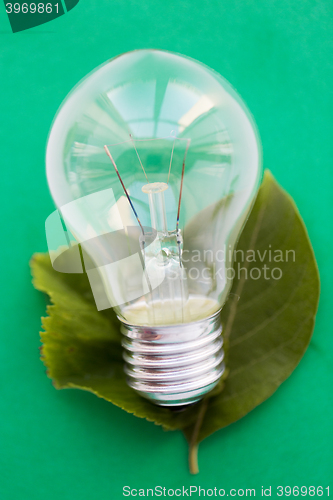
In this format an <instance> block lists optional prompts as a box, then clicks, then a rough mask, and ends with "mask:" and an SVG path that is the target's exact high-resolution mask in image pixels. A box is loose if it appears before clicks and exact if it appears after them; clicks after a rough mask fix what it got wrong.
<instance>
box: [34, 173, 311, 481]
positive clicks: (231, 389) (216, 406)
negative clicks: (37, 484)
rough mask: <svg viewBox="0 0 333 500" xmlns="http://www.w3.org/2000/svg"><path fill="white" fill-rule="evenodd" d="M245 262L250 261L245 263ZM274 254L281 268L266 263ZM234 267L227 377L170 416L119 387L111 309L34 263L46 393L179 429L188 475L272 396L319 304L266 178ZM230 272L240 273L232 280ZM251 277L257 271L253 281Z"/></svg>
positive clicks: (296, 222)
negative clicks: (218, 439)
mask: <svg viewBox="0 0 333 500" xmlns="http://www.w3.org/2000/svg"><path fill="white" fill-rule="evenodd" d="M241 251H243V252H244V254H243V256H242V255H241ZM249 251H252V253H251V252H249ZM277 251H278V252H277ZM287 251H290V252H289V253H286V252H287ZM293 252H294V254H293ZM253 255H255V259H256V260H255V261H253V262H250V259H251V258H253ZM281 255H282V259H283V260H281V261H279V262H277V261H276V260H274V258H275V259H277V256H279V258H280V259H281ZM294 255H295V259H294V258H293V256H294ZM287 256H288V259H287ZM237 258H238V260H236V261H235V263H234V269H235V272H236V277H235V279H234V282H233V286H232V290H231V292H230V294H229V298H228V300H227V302H226V304H225V306H224V307H223V310H222V323H223V327H224V332H223V335H224V339H225V347H226V351H227V354H228V355H227V366H228V376H227V378H226V379H225V380H223V381H222V382H221V384H219V387H217V388H216V389H215V390H214V391H213V392H212V393H210V394H209V395H208V396H207V397H206V398H205V399H204V400H202V401H201V402H199V403H197V404H196V405H193V406H191V407H189V408H188V409H187V410H185V411H183V412H180V413H176V412H172V411H171V410H168V409H166V408H160V407H157V406H154V405H152V404H151V403H149V402H148V401H146V400H144V399H143V398H141V397H140V396H138V395H137V394H136V393H135V392H134V391H133V390H132V389H130V388H129V387H128V386H127V384H126V380H125V375H124V372H123V368H122V365H123V363H122V357H121V346H120V328H119V326H120V324H119V321H118V319H117V318H116V315H115V314H114V312H113V311H112V310H107V311H101V312H98V311H97V309H96V307H95V304H94V300H93V296H92V293H91V290H90V287H89V282H88V279H87V276H86V275H85V274H77V275H72V274H62V273H58V272H56V271H54V270H53V268H52V266H51V263H50V260H49V257H48V255H47V254H36V255H35V256H34V257H33V259H32V262H31V267H32V273H33V276H34V281H33V283H34V286H35V287H36V288H37V289H38V290H41V291H43V292H45V293H47V294H48V295H49V297H50V299H51V303H52V305H49V306H48V307H47V313H48V317H47V318H43V329H44V331H43V332H42V333H41V338H42V342H43V348H42V359H43V361H44V363H45V365H46V366H47V368H48V374H49V376H50V377H51V378H52V379H53V382H54V385H55V386H56V387H57V388H66V387H67V388H79V389H84V390H88V391H91V392H93V393H95V394H96V395H97V396H99V397H102V398H104V399H106V400H107V401H111V402H112V403H113V404H115V405H117V406H120V407H121V408H123V409H124V410H126V411H128V412H130V413H133V414H134V415H136V416H138V417H143V418H146V419H147V420H150V421H153V422H155V423H156V424H159V425H162V426H163V427H164V428H165V429H182V430H183V432H184V434H185V436H186V438H187V439H188V442H189V445H190V469H191V471H192V472H196V471H197V463H196V462H197V457H196V454H197V447H198V443H199V442H200V441H202V440H203V439H205V438H206V437H207V436H209V435H210V434H212V433H213V432H215V431H216V430H218V429H221V428H222V427H225V426H227V425H229V424H231V423H232V422H234V421H236V420H238V419H240V418H242V417H243V416H244V415H246V414H247V413H248V412H249V411H251V410H252V409H253V408H255V407H256V406H257V405H258V404H260V403H262V402H263V401H264V400H265V399H267V398H268V397H269V396H270V395H271V394H273V392H274V391H275V390H276V389H277V387H278V386H279V385H280V384H281V383H282V382H283V381H284V380H285V379H286V378H287V377H288V376H289V375H290V374H291V372H292V371H293V370H294V368H295V367H296V366H297V364H298V362H299V361H300V359H301V357H302V355H303V354H304V351H305V349H306V347H307V345H308V343H309V340H310V337H311V333H312V330H313V325H314V318H315V313H316V310H317V304H318V297H319V277H318V271H317V267H316V262H315V258H314V255H313V251H312V248H311V244H310V241H309V239H308V236H307V232H306V229H305V227H304V224H303V222H302V220H301V218H300V215H299V213H298V211H297V208H296V206H295V204H294V202H293V201H292V199H291V198H290V196H289V195H287V194H286V193H285V192H284V191H283V190H282V189H281V188H280V187H279V186H278V184H277V183H276V181H275V180H274V179H273V177H272V175H271V174H270V173H269V172H268V171H266V173H265V176H264V181H263V184H262V186H261V188H260V190H259V193H258V197H257V199H256V202H255V204H254V207H253V209H252V212H251V215H250V217H249V219H248V221H247V223H246V226H245V228H244V229H243V232H242V235H241V237H240V240H239V243H238V246H237ZM238 265H240V267H241V268H243V270H241V271H240V273H239V276H237V274H238ZM263 266H267V268H269V271H268V270H267V269H266V271H264V268H263ZM255 268H258V269H259V271H260V270H261V277H260V278H259V279H256V277H257V275H258V270H255ZM273 268H278V270H279V269H280V270H281V273H282V276H281V278H280V279H274V277H275V278H277V277H279V274H280V271H278V270H275V271H274V272H273V277H272V276H271V271H272V269H273ZM246 272H247V274H248V276H247V279H246V276H245V274H246ZM250 273H252V278H251V276H250ZM267 277H269V279H267Z"/></svg>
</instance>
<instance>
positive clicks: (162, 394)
mask: <svg viewBox="0 0 333 500" xmlns="http://www.w3.org/2000/svg"><path fill="white" fill-rule="evenodd" d="M46 163H47V177H48V182H49V187H50V190H51V194H52V196H53V199H54V201H55V203H56V205H57V207H58V209H59V212H60V214H61V217H62V219H63V222H64V223H65V225H66V227H67V230H68V234H71V235H73V237H74V239H75V240H76V241H77V242H78V243H80V245H81V248H82V252H83V260H84V266H85V270H86V272H87V274H88V278H89V281H90V284H91V288H92V291H93V294H94V297H95V301H96V305H97V308H98V309H99V310H102V309H105V308H108V307H114V309H115V310H116V312H117V315H118V317H119V319H120V321H121V323H122V333H123V348H124V359H125V371H126V373H127V379H128V384H129V385H130V386H131V387H132V388H133V389H135V390H136V391H138V392H139V393H140V394H141V395H142V396H144V397H146V398H148V399H149V400H150V401H152V402H153V403H155V404H158V405H162V406H169V407H174V406H182V405H186V404H190V403H194V402H195V401H198V400H199V399H200V398H202V397H203V395H204V394H206V393H207V392H208V391H210V390H211V389H212V388H213V387H214V386H215V385H216V384H217V383H218V381H219V379H220V377H221V375H222V374H223V371H224V369H225V367H224V361H223V357H224V353H223V349H222V343H223V342H222V336H221V331H222V326H221V322H220V310H221V307H222V306H223V304H224V302H225V300H226V297H227V295H228V292H229V290H230V286H231V279H228V278H229V276H228V271H229V269H231V266H232V250H233V248H234V246H235V243H236V241H237V238H238V236H239V233H240V231H241V229H242V226H243V225H244V222H245V220H246V218H247V216H248V213H249V210H250V208H251V204H252V202H253V200H254V197H255V195H256V192H257V189H258V185H259V182H260V176H261V162H260V147H259V139H258V135H257V132H256V128H255V126H254V123H253V120H252V118H251V116H250V114H249V112H248V111H247V108H246V107H245V105H244V103H243V102H242V100H241V99H240V97H239V96H238V95H237V93H236V92H235V91H234V90H233V89H232V87H231V86H230V85H229V84H228V83H227V82H226V81H225V80H224V79H223V78H222V77H221V76H220V75H219V74H217V73H215V72H214V71H213V70H211V69H209V68H208V67H207V66H205V65H203V64H201V63H199V62H197V61H194V60H192V59H190V58H187V57H184V56H181V55H178V54H173V53H170V52H164V51H158V50H137V51H133V52H129V53H125V54H123V55H121V56H119V57H116V58H114V59H112V60H110V61H108V62H107V63H105V64H103V65H102V66H100V67H98V68H97V69H96V70H94V71H93V72H92V73H90V74H89V75H88V76H87V77H86V78H84V79H83V80H82V81H81V82H80V83H79V84H78V85H77V86H76V87H75V88H74V89H73V91H72V92H71V93H70V94H69V95H68V97H67V98H66V99H65V101H64V103H63V104H62V106H61V108H60V109H59V111H58V113H57V115H56V118H55V120H54V123H53V126H52V129H51V132H50V136H49V141H48V146H47V156H46ZM49 222H50V221H49ZM51 239H52V238H51V237H50V236H49V240H51ZM53 260H54V259H53ZM79 267H80V266H79ZM76 270H77V269H76ZM71 271H72V272H74V271H75V269H74V268H71V269H70V270H69V272H71Z"/></svg>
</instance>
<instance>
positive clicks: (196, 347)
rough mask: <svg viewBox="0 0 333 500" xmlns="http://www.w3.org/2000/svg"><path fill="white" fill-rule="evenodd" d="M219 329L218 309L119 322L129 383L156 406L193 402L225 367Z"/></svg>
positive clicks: (208, 389) (207, 390)
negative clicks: (179, 318) (187, 318)
mask: <svg viewBox="0 0 333 500" xmlns="http://www.w3.org/2000/svg"><path fill="white" fill-rule="evenodd" d="M119 319H120V318H119ZM221 332H222V325H221V321H220V311H218V312H217V313H215V314H214V315H212V316H210V317H209V318H206V319H203V320H201V321H197V322H194V323H185V324H180V325H168V326H151V327H150V326H135V325H129V324H128V323H122V333H123V335H124V337H123V341H122V345H123V347H124V354H123V357H124V359H125V362H126V364H125V372H126V374H127V376H128V379H127V383H128V385H129V386H130V387H132V388H133V389H135V390H136V391H137V392H138V393H139V394H140V395H141V396H143V397H145V398H147V399H149V400H150V401H151V402H153V403H155V404H157V405H160V406H182V405H187V404H191V403H195V402H196V401H198V400H199V399H201V398H202V397H203V396H204V394H206V393H207V392H209V391H210V390H211V389H213V387H215V385H216V384H217V383H218V381H219V379H220V377H221V375H222V374H223V372H224V370H225V366H224V362H223V358H224V352H223V349H222V344H223V340H222V337H221Z"/></svg>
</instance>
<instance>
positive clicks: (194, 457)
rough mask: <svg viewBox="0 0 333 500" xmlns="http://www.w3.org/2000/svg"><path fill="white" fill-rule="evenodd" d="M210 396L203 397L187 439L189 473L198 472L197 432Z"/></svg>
mask: <svg viewBox="0 0 333 500" xmlns="http://www.w3.org/2000/svg"><path fill="white" fill-rule="evenodd" d="M209 399H210V398H205V399H203V401H202V403H201V408H200V410H199V413H198V418H197V421H196V422H195V426H194V428H193V432H192V436H191V439H190V441H189V457H188V461H189V467H190V473H191V474H198V472H199V467H198V446H199V444H198V437H199V432H200V429H201V425H202V422H203V419H204V417H205V414H206V411H207V408H208V401H209Z"/></svg>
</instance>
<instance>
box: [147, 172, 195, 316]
mask: <svg viewBox="0 0 333 500" xmlns="http://www.w3.org/2000/svg"><path fill="white" fill-rule="evenodd" d="M166 189H168V185H167V184H165V183H162V182H155V183H151V184H146V185H145V186H143V188H142V191H143V192H144V193H147V195H148V199H149V209H150V219H151V226H152V228H153V229H154V230H155V231H156V238H155V239H154V241H153V242H152V243H151V244H150V245H148V246H147V247H145V248H144V252H143V254H144V260H145V268H146V273H147V275H148V277H149V281H150V293H149V294H147V295H146V296H145V297H146V305H147V312H148V318H149V321H150V322H151V323H152V324H155V325H156V324H165V323H166V322H167V323H168V322H170V320H171V321H172V322H173V323H187V322H189V321H190V317H189V312H188V308H187V307H186V306H187V303H188V299H189V294H188V287H187V279H186V271H185V269H184V267H183V265H182V262H181V252H182V240H181V234H180V230H179V232H178V235H177V233H176V230H173V231H168V226H167V217H166V210H165V199H164V191H165V190H166Z"/></svg>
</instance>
